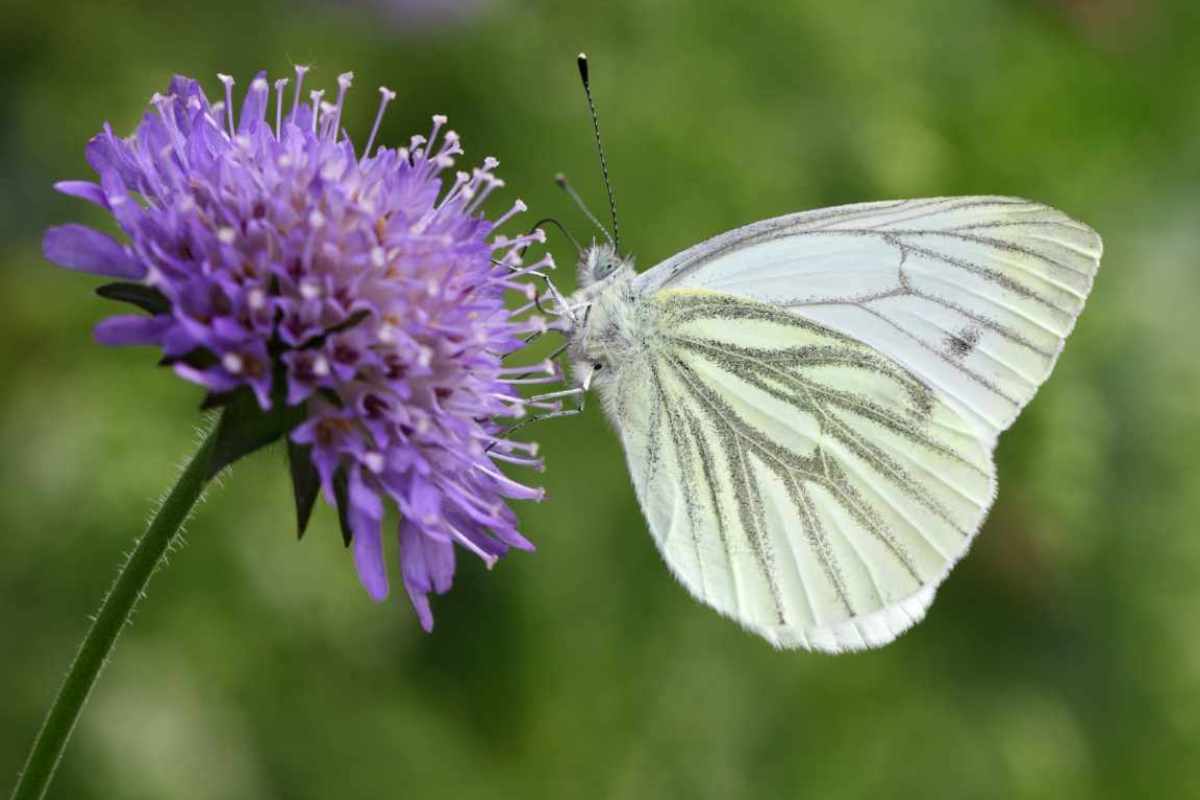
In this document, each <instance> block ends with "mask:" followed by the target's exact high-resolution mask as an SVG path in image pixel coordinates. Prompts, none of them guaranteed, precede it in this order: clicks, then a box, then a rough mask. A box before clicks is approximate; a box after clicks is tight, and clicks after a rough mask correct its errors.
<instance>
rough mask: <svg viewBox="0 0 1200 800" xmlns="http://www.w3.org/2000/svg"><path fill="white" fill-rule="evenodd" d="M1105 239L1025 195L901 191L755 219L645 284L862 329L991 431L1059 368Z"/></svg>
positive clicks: (853, 332) (642, 286) (669, 264)
mask: <svg viewBox="0 0 1200 800" xmlns="http://www.w3.org/2000/svg"><path fill="white" fill-rule="evenodd" d="M1100 253H1101V242H1100V237H1099V236H1097V235H1096V233H1095V231H1093V230H1092V229H1091V228H1089V227H1088V226H1086V225H1084V224H1082V223H1079V222H1076V221H1074V220H1072V219H1071V218H1070V217H1068V216H1067V215H1065V214H1063V213H1062V212H1061V211H1057V210H1055V209H1053V208H1049V207H1047V206H1044V205H1040V204H1037V203H1031V202H1029V201H1026V200H1019V199H1015V198H1010V197H958V198H932V199H924V200H902V201H894V202H882V203H863V204H858V205H849V206H840V207H837V208H829V209H820V210H817V211H809V212H805V213H801V214H792V215H789V216H785V217H779V218H776V219H770V220H764V221H762V222H758V223H755V224H753V225H748V226H746V227H743V228H739V229H737V230H734V231H730V232H729V233H726V234H723V235H721V236H717V237H715V238H714V239H710V240H709V241H707V242H703V243H702V244H700V245H697V246H696V247H693V248H690V249H689V250H686V251H684V252H682V253H680V254H679V255H677V256H675V257H673V258H671V259H669V260H667V261H665V262H663V263H662V264H660V265H658V266H657V267H655V268H653V269H651V270H649V271H647V272H645V273H643V274H642V275H640V276H639V277H638V286H637V288H638V290H639V291H640V292H642V293H644V294H650V293H652V292H653V291H655V290H658V289H661V288H667V287H670V288H705V289H712V290H714V291H721V292H729V293H731V294H735V295H739V296H742V297H746V298H751V299H755V300H759V301H762V302H764V303H769V304H771V305H775V306H779V307H782V308H786V309H788V310H789V311H790V312H792V313H794V314H797V315H799V316H803V317H805V318H806V319H809V320H812V321H814V322H818V323H820V324H822V325H825V326H826V327H829V328H831V329H832V330H835V331H840V332H842V333H845V334H847V335H850V336H853V337H854V338H856V339H858V340H860V341H862V342H865V343H866V344H869V345H871V346H872V347H874V348H875V349H876V350H878V351H879V352H881V353H883V354H885V355H887V356H889V357H891V358H892V359H894V360H896V361H897V362H899V363H900V364H902V365H903V366H904V367H905V368H906V369H908V370H910V371H911V372H912V373H913V374H914V375H916V376H917V377H918V378H919V379H921V380H922V381H924V382H925V383H927V384H928V385H929V386H930V387H932V388H933V389H934V390H936V391H937V392H938V393H939V394H940V395H942V396H943V397H944V398H945V400H946V401H947V402H948V403H951V404H953V405H955V406H956V407H957V408H958V409H959V411H960V412H962V413H963V414H964V415H966V416H967V417H968V418H969V419H971V420H972V422H973V423H974V424H976V426H977V427H978V428H979V430H980V433H981V435H983V436H985V437H991V438H994V437H995V436H996V435H998V434H999V433H1000V432H1001V431H1003V430H1004V429H1005V428H1007V427H1008V426H1009V425H1011V424H1012V421H1013V420H1014V419H1015V418H1016V416H1017V414H1018V413H1019V412H1020V410H1021V408H1023V407H1024V405H1025V404H1026V403H1028V402H1029V400H1030V399H1031V398H1032V397H1033V394H1034V392H1035V391H1037V388H1038V386H1040V385H1041V384H1042V382H1043V381H1045V379H1046V378H1047V376H1049V374H1050V370H1051V369H1052V368H1053V366H1054V362H1055V360H1056V359H1057V357H1058V354H1059V352H1060V351H1061V350H1062V345H1063V340H1064V339H1065V338H1066V336H1067V334H1069V333H1070V331H1071V328H1072V327H1073V326H1074V324H1075V318H1076V317H1077V316H1078V315H1079V312H1080V311H1081V310H1082V308H1083V303H1084V300H1085V299H1086V298H1087V295H1088V292H1089V290H1090V289H1091V286H1092V279H1093V277H1094V276H1095V274H1096V270H1097V268H1098V267H1099V265H1100Z"/></svg>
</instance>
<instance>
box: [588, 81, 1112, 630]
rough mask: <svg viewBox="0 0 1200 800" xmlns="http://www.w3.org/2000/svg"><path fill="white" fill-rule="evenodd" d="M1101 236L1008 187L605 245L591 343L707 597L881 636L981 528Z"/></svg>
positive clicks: (613, 411) (736, 610) (633, 467)
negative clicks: (648, 255) (623, 246)
mask: <svg viewBox="0 0 1200 800" xmlns="http://www.w3.org/2000/svg"><path fill="white" fill-rule="evenodd" d="M581 72H584V75H585V82H586V71H585V70H583V69H582V68H581ZM589 99H590V98H589ZM1100 254H1101V241H1100V237H1099V236H1098V235H1097V234H1096V233H1095V232H1094V231H1093V230H1092V229H1091V228H1089V227H1088V226H1086V225H1084V224H1082V223H1079V222H1076V221H1074V220H1072V219H1071V218H1069V217H1068V216H1066V215H1065V214H1063V213H1062V212H1060V211H1057V210H1055V209H1052V208H1049V207H1047V206H1044V205H1040V204H1037V203H1032V202H1029V201H1027V200H1020V199H1015V198H1008V197H960V198H933V199H924V200H901V201H895V202H881V203H864V204H859V205H848V206H840V207H837V208H829V209H822V210H818V211H809V212H805V213H800V214H793V215H790V216H784V217H778V218H776V219H769V220H765V221H762V222H757V223H754V224H752V225H748V226H746V227H743V228H738V229H737V230H734V231H730V232H729V233H725V234H722V235H720V236H717V237H715V238H713V239H710V240H708V241H706V242H704V243H702V244H699V245H697V246H695V247H692V248H690V249H688V250H685V251H684V252H682V253H680V254H678V255H676V256H673V257H671V258H669V259H667V260H666V261H664V262H662V263H661V264H658V265H657V266H655V267H653V268H651V269H650V270H648V271H646V272H644V273H642V274H636V273H635V272H634V269H633V266H632V262H631V261H630V260H629V259H626V258H622V257H621V256H620V255H619V254H618V252H617V250H616V247H615V245H614V244H612V243H609V244H600V245H595V244H593V245H592V246H591V247H590V248H588V249H587V250H586V252H585V253H584V254H583V256H582V258H581V261H580V264H579V285H580V288H579V290H578V291H577V292H576V294H575V295H573V296H572V297H571V298H570V299H569V301H567V302H568V308H570V309H572V316H573V319H574V320H575V322H574V324H573V325H571V330H570V332H569V337H568V348H569V349H568V352H569V353H570V356H571V357H572V360H573V361H574V363H575V368H576V372H577V375H578V376H579V378H580V381H581V386H582V387H587V386H589V385H590V386H591V387H594V388H595V389H596V391H597V393H598V394H599V397H600V400H601V401H602V404H603V407H604V410H605V411H606V412H607V415H608V417H609V419H610V420H611V421H612V424H613V426H614V427H615V428H616V430H617V433H618V435H619V436H620V438H621V443H622V445H623V446H624V448H625V454H626V457H627V461H628V465H629V472H630V475H631V477H632V479H633V485H634V488H635V490H636V492H637V497H638V500H639V501H640V503H641V506H642V510H643V511H644V512H645V515H646V519H647V521H648V522H649V526H650V531H651V533H652V535H653V537H654V541H655V543H656V544H657V545H658V548H659V550H660V552H661V553H662V555H663V558H664V559H665V560H666V562H667V566H668V567H669V568H670V569H671V571H672V572H673V573H674V574H675V575H676V577H677V578H678V579H679V580H680V581H681V582H682V583H683V585H684V586H685V587H687V589H688V590H689V591H690V592H691V593H692V594H693V595H694V596H695V597H696V598H697V599H699V600H700V601H701V602H703V603H706V604H708V605H710V606H712V607H713V608H715V609H716V610H717V611H719V612H721V613H722V614H725V615H726V616H729V617H731V618H733V619H735V620H737V621H738V622H739V623H741V624H742V625H743V626H745V627H746V628H748V629H750V630H752V631H754V632H756V633H758V634H760V635H761V636H763V637H764V638H766V639H767V640H768V641H770V642H771V643H773V644H774V645H776V646H778V647H789V648H791V647H804V648H808V649H814V650H824V651H829V652H838V651H842V650H855V649H861V648H867V647H876V646H879V645H883V644H886V643H887V642H890V641H892V640H893V639H894V638H896V636H898V635H899V634H900V633H902V632H903V631H904V630H906V629H907V628H909V627H911V626H912V625H914V624H915V623H916V622H917V621H919V620H920V619H921V618H922V617H923V616H924V614H925V612H926V609H928V607H929V605H930V603H931V602H932V601H933V596H934V592H935V591H936V589H937V587H938V585H939V584H940V583H941V582H942V581H943V580H944V579H945V577H946V575H947V573H948V572H949V570H950V568H951V567H952V566H953V565H954V563H955V562H956V561H958V559H959V558H961V557H962V556H963V554H964V553H965V552H966V551H967V548H968V547H969V546H970V544H971V540H972V539H973V538H974V536H975V534H976V532H977V531H978V530H979V527H980V525H981V524H982V523H983V520H984V517H985V516H986V515H987V512H988V509H989V507H990V506H991V504H992V501H993V499H994V498H995V495H996V478H995V467H994V464H993V462H992V451H993V450H994V449H995V446H996V438H997V436H998V435H999V434H1000V432H1001V431H1003V430H1004V429H1006V428H1007V427H1008V426H1009V425H1010V424H1012V422H1013V420H1014V419H1015V418H1016V416H1017V414H1018V413H1019V412H1020V410H1021V409H1022V408H1023V407H1024V406H1025V404H1026V403H1028V402H1029V400H1030V399H1031V398H1032V397H1033V395H1034V393H1035V392H1036V391H1037V388H1038V386H1040V385H1041V383H1042V382H1043V381H1044V380H1045V379H1046V377H1047V376H1048V375H1049V374H1050V371H1051V369H1052V368H1053V366H1054V362H1055V360H1056V359H1057V357H1058V354H1059V352H1060V351H1061V349H1062V346H1063V340H1064V339H1065V338H1066V336H1067V334H1068V333H1070V331H1071V328H1072V327H1073V326H1074V324H1075V318H1076V317H1077V316H1078V315H1079V312H1080V311H1081V310H1082V308H1083V304H1084V300H1085V298H1086V297H1087V295H1088V291H1089V290H1090V289H1091V285H1092V279H1093V276H1094V275H1095V273H1096V270H1097V268H1098V267H1099V261H1100Z"/></svg>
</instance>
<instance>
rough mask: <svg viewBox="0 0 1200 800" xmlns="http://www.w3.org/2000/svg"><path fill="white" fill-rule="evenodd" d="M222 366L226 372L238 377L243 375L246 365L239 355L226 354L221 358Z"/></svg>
mask: <svg viewBox="0 0 1200 800" xmlns="http://www.w3.org/2000/svg"><path fill="white" fill-rule="evenodd" d="M221 366H222V367H224V368H225V371H226V372H228V373H231V374H233V375H238V374H240V373H241V371H242V368H243V367H244V366H245V363H244V362H243V361H242V357H241V356H239V355H238V354H237V353H226V354H225V355H223V356H221Z"/></svg>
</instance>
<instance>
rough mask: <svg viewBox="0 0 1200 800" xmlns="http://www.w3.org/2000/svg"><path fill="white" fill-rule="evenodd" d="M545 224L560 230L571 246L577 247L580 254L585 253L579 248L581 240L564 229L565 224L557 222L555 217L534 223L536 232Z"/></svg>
mask: <svg viewBox="0 0 1200 800" xmlns="http://www.w3.org/2000/svg"><path fill="white" fill-rule="evenodd" d="M545 222H549V223H550V224H551V225H553V226H554V227H556V228H558V230H559V231H560V232H561V233H562V235H563V236H565V237H567V239H568V241H570V242H571V244H572V245H574V246H575V249H576V250H577V251H578V252H579V253H580V254H582V253H583V248H582V247H580V246H579V240H578V239H576V238H575V237H574V236H572V235H571V232H570V231H569V230H567V229H566V228H564V227H563V224H562V223H561V222H559V221H558V220H556V219H555V218H554V217H544V218H542V219H539V220H538V221H537V222H535V223H533V228H534V230H536V229H538V228H540V227H542V224H543V223H545ZM522 252H524V251H522Z"/></svg>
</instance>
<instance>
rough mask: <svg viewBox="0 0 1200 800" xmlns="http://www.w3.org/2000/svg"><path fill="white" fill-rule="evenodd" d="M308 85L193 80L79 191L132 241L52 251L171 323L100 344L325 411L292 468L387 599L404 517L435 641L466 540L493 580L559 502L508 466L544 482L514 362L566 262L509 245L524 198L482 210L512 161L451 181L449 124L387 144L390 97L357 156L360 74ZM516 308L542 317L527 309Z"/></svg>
mask: <svg viewBox="0 0 1200 800" xmlns="http://www.w3.org/2000/svg"><path fill="white" fill-rule="evenodd" d="M305 71H306V69H305V68H304V67H297V69H296V78H295V85H294V88H293V89H292V90H291V91H290V92H289V91H288V80H287V79H282V80H277V81H275V82H274V84H273V87H272V84H270V83H268V81H267V76H266V74H265V73H260V74H259V75H258V76H256V77H255V79H254V80H253V81H252V82H251V84H250V86H249V89H248V91H247V93H246V95H245V99H244V101H243V102H242V105H241V110H240V114H235V109H234V102H233V93H232V87H233V79H232V78H230V77H228V76H224V75H222V76H220V77H221V81H222V83H224V86H225V92H224V94H225V99H224V101H223V102H217V103H211V104H210V103H209V101H208V99H207V98H206V97H205V94H204V92H203V90H202V89H201V88H200V85H199V84H198V83H197V82H196V81H193V80H190V79H187V78H183V77H176V78H175V79H173V80H172V81H171V83H170V86H169V88H168V90H167V92H166V93H165V94H155V95H154V97H153V98H152V99H151V107H150V108H149V110H148V112H147V114H146V115H145V116H144V117H143V119H142V121H141V123H140V124H139V125H138V127H137V130H136V132H135V133H134V135H133V136H131V137H129V138H127V139H121V138H118V137H116V136H115V135H114V134H113V132H112V130H111V128H110V127H109V126H108V125H105V126H104V129H103V131H102V132H101V133H100V134H99V135H97V136H96V137H95V138H93V139H92V140H91V141H90V142H89V143H88V146H87V151H86V152H87V160H88V163H89V164H90V165H91V166H92V168H93V169H94V170H95V171H96V173H97V174H98V175H99V182H98V183H92V182H83V181H66V182H62V183H59V184H57V185H56V188H57V189H58V190H59V191H61V192H64V193H66V194H69V195H74V196H76V197H80V198H83V199H85V200H88V201H90V202H92V203H94V204H96V205H98V206H101V207H102V208H104V209H106V210H108V211H109V212H111V213H112V215H113V217H114V219H115V220H116V223H117V225H118V226H119V227H120V229H121V230H122V231H123V233H124V234H125V236H126V237H127V238H128V241H127V242H124V243H122V242H118V241H117V240H116V239H113V238H111V237H109V236H107V235H106V234H104V233H101V232H99V231H96V230H93V229H91V228H87V227H84V226H82V225H63V226H60V227H56V228H51V229H50V230H49V231H48V232H47V233H46V236H45V240H44V251H45V255H46V257H47V258H48V259H49V260H51V261H53V262H56V263H58V264H60V265H62V266H64V267H69V268H72V269H78V270H83V271H86V272H92V273H96V274H99V275H106V276H111V277H115V278H119V279H121V280H122V282H120V283H115V284H110V285H108V286H106V287H103V289H102V291H101V293H102V294H104V295H105V296H108V297H112V298H115V299H122V300H127V301H129V302H133V303H135V304H136V305H138V306H140V307H141V308H142V309H143V310H144V311H147V312H149V313H148V314H137V315H120V316H114V317H110V318H108V319H106V320H104V321H102V322H101V323H100V324H99V325H98V326H97V328H96V338H97V339H98V340H99V341H101V342H103V343H106V344H113V345H130V344H140V345H156V346H158V347H160V348H162V352H163V356H164V363H167V364H169V365H171V366H172V368H173V369H174V371H175V372H176V373H177V374H179V375H180V376H181V377H183V378H185V379H187V380H189V381H193V382H195V383H198V384H200V385H201V386H204V387H206V388H207V389H208V390H209V393H210V394H209V397H210V402H211V403H214V404H218V403H220V402H222V398H228V397H231V396H234V395H236V394H237V393H239V392H241V393H242V394H243V395H245V393H246V392H252V393H253V397H254V398H255V399H256V401H257V405H258V406H259V407H260V408H261V409H263V410H268V409H271V408H278V407H282V406H286V407H288V408H302V409H303V413H302V415H300V416H299V417H298V419H299V420H300V422H299V424H298V425H296V426H295V427H293V428H292V429H291V431H290V434H289V435H290V438H291V444H292V446H291V448H290V451H291V452H292V453H293V458H295V457H297V456H296V454H299V458H301V459H302V465H301V471H307V472H308V473H311V475H312V478H313V480H312V483H313V484H314V486H315V485H319V486H320V487H321V489H322V490H323V494H324V495H325V497H326V499H327V500H329V501H330V502H331V503H333V504H334V505H335V506H336V507H337V508H338V512H339V517H340V518H341V521H342V526H343V531H344V534H345V535H346V536H347V540H348V542H352V546H353V553H354V563H355V565H356V567H357V570H358V574H359V576H360V578H361V580H362V583H363V585H364V586H365V587H366V590H367V592H368V593H369V594H370V596H371V597H373V598H375V599H376V600H381V599H383V598H384V597H385V596H386V595H387V592H388V579H387V574H386V570H385V567H384V561H383V545H382V539H381V532H380V528H381V524H382V520H383V516H384V507H385V502H386V501H390V502H392V503H393V504H394V505H395V506H396V508H397V509H398V511H399V514H400V518H401V522H400V524H399V532H398V533H399V542H400V567H401V575H402V579H403V582H404V586H405V588H406V589H407V591H408V594H409V596H410V598H411V599H412V603H413V605H414V607H415V608H416V610H417V614H418V616H419V617H420V620H421V624H422V626H423V627H424V628H425V629H426V630H429V629H430V628H431V627H432V624H433V620H432V614H431V612H430V607H429V602H428V598H427V595H428V594H429V593H430V592H439V593H440V592H444V591H446V590H447V589H448V588H449V586H450V582H451V579H452V576H453V573H454V559H455V555H454V552H455V550H454V545H456V544H457V545H459V546H460V547H464V548H466V549H467V550H470V551H471V552H473V553H474V554H476V555H477V556H479V557H480V558H482V559H483V560H484V561H485V562H486V563H487V564H488V565H489V566H491V564H492V563H494V562H495V560H496V559H497V558H499V557H500V556H501V555H503V554H504V553H505V552H506V551H507V550H508V549H509V548H510V547H517V548H521V549H531V548H532V545H531V544H530V543H529V542H528V541H527V540H526V539H525V538H524V537H522V536H521V535H520V533H518V531H517V521H516V517H515V516H514V514H513V512H512V511H511V510H510V509H509V508H508V506H507V505H506V502H505V500H506V498H519V499H530V500H539V499H541V497H542V491H541V490H539V489H534V488H529V487H527V486H525V485H523V484H521V483H518V482H517V481H515V480H513V479H511V478H509V477H508V476H506V475H505V474H504V473H503V472H502V471H501V470H500V469H499V467H498V462H507V463H513V464H518V465H522V466H527V467H533V468H540V466H541V464H540V462H539V461H538V460H537V455H536V446H535V445H533V444H528V443H522V442H516V441H512V440H509V439H507V438H505V437H504V435H503V433H502V431H503V428H502V427H501V425H500V424H499V423H498V422H497V421H496V420H497V419H498V418H502V417H517V416H521V415H523V414H524V413H525V412H526V411H527V409H528V403H527V401H524V400H522V399H521V397H520V396H519V394H518V393H517V390H516V388H515V384H516V383H528V382H530V378H529V377H528V375H525V374H521V373H528V372H529V368H519V367H513V366H505V364H504V361H503V359H504V358H505V357H506V356H508V355H511V354H512V353H514V352H516V351H517V350H519V349H520V348H521V347H522V346H523V343H524V340H525V339H526V338H527V337H528V336H529V335H530V334H532V333H536V332H538V331H540V330H544V328H545V325H544V322H543V321H542V319H541V318H540V317H538V316H536V315H533V316H531V315H529V312H530V309H531V306H532V305H533V303H532V302H530V301H532V300H533V298H534V292H535V290H534V286H533V285H532V284H531V283H529V282H528V281H527V279H528V278H529V274H530V273H531V272H533V271H535V270H537V269H539V268H542V267H548V266H552V262H550V260H549V257H548V256H547V257H545V258H544V259H542V260H541V261H539V262H537V263H535V264H532V265H529V266H522V264H521V253H522V252H523V251H524V249H525V248H527V247H528V246H529V245H530V244H531V243H533V242H540V241H542V240H543V236H542V234H541V232H540V231H535V232H534V233H532V234H530V235H524V236H515V237H511V238H509V237H505V236H503V235H500V234H497V233H496V229H497V228H498V227H499V226H500V225H502V224H503V223H504V222H506V221H507V220H508V219H509V218H510V217H511V216H512V215H513V214H516V213H518V212H519V211H523V210H524V205H523V204H522V203H521V202H520V201H517V202H516V203H515V205H514V206H513V207H512V208H511V210H510V211H508V212H507V213H505V214H503V215H501V216H500V217H499V218H498V219H496V220H489V219H487V217H486V216H485V215H484V214H483V213H482V211H481V207H482V204H483V203H484V200H485V199H486V198H487V197H488V195H489V194H490V193H491V192H492V191H493V190H494V189H496V188H498V187H501V186H503V182H502V181H500V180H499V179H498V178H496V177H495V175H494V174H493V170H494V169H495V167H496V166H497V162H496V160H495V159H492V158H487V159H484V161H483V164H482V166H480V167H478V168H475V169H473V170H471V171H470V172H464V171H459V172H455V173H449V174H452V175H453V178H452V179H450V180H446V179H445V178H444V177H443V176H445V175H447V174H448V172H449V170H450V169H451V168H452V167H453V166H454V163H455V158H456V157H457V156H458V155H460V154H461V153H462V148H461V146H460V143H459V138H458V136H457V134H455V133H454V132H453V131H445V132H444V133H443V129H444V126H445V122H446V120H445V118H444V117H440V116H435V117H434V118H433V128H432V130H431V131H430V132H429V134H428V135H427V136H413V137H412V138H411V139H410V141H409V143H408V145H407V146H405V147H399V148H395V149H392V148H387V147H379V148H378V149H373V148H374V144H375V138H376V135H377V134H378V131H379V127H380V122H381V120H382V118H383V114H384V110H385V109H386V107H387V105H388V103H389V101H390V100H392V99H393V98H394V97H395V94H394V93H393V92H391V91H390V90H388V89H386V88H381V89H380V92H381V95H382V101H381V103H380V106H379V112H378V114H377V116H376V118H375V125H374V128H373V129H372V131H371V134H370V136H369V137H368V139H367V143H366V146H365V147H364V148H363V149H362V151H361V152H359V153H356V152H355V148H354V145H353V143H352V142H351V140H350V138H349V137H348V136H346V135H344V132H343V131H342V129H341V127H340V121H341V116H342V110H343V106H344V103H345V100H346V95H347V90H348V89H349V87H350V82H351V79H352V75H351V74H349V73H347V74H344V75H342V76H340V77H339V78H338V89H337V93H336V96H335V97H334V100H333V102H324V101H323V93H322V92H320V91H314V92H311V93H310V95H309V97H308V101H307V102H305V98H304V97H303V96H302V93H301V92H302V84H303V80H304V75H305ZM272 88H273V91H272ZM288 95H290V96H291V103H290V107H289V108H287V109H285V105H287V103H286V102H285V101H286V100H287V99H288ZM272 96H273V98H274V103H273V106H274V108H273V110H274V114H271V113H270V112H271V106H272V102H271V100H272ZM512 292H516V293H519V294H520V295H522V296H523V297H524V298H525V301H526V302H525V305H524V306H522V307H521V308H519V309H515V310H510V309H509V308H507V307H506V303H505V300H506V295H510V294H511V293H512ZM534 372H535V373H536V377H534V378H533V379H532V380H533V381H534V382H538V381H543V382H550V381H553V380H557V378H558V375H557V371H556V369H555V367H554V366H553V365H551V364H549V363H544V364H541V365H539V366H537V367H536V368H534ZM296 471H297V468H296V465H295V464H293V474H294V475H295V473H296ZM300 494H301V493H300V491H299V489H298V490H297V496H298V497H299V496H300ZM309 502H310V506H309V507H311V500H310V501H309ZM301 517H302V520H303V519H306V517H307V511H306V510H302V511H301ZM302 525H303V522H302Z"/></svg>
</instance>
